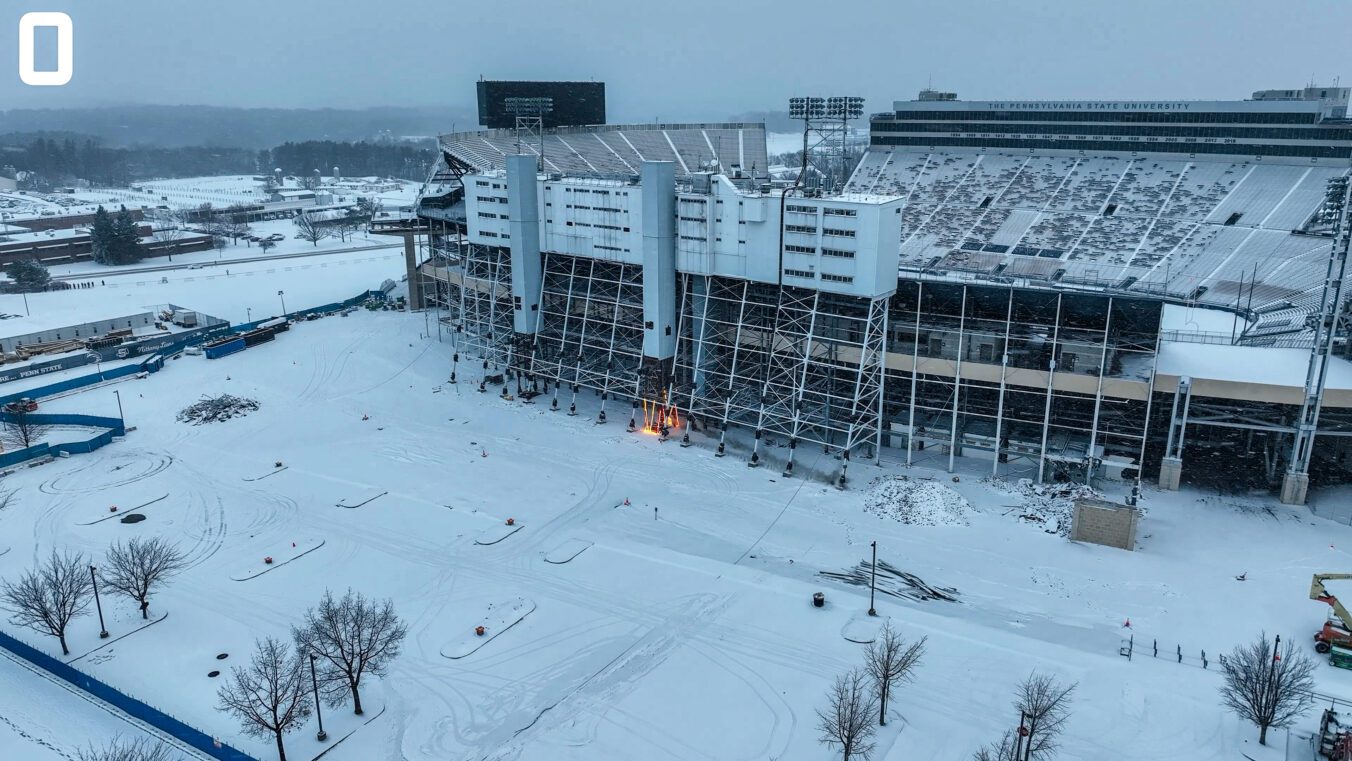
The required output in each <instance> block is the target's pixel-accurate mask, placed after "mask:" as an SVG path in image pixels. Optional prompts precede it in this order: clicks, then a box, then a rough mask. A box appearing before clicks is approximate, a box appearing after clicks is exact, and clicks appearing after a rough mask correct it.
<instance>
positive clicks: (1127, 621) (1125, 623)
mask: <svg viewBox="0 0 1352 761" xmlns="http://www.w3.org/2000/svg"><path fill="white" fill-rule="evenodd" d="M1122 628H1123V629H1130V628H1131V619H1130V618H1128V619H1127V620H1126V621H1125V622H1124V623H1123V624H1122Z"/></svg>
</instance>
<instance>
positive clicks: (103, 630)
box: [89, 565, 108, 639]
mask: <svg viewBox="0 0 1352 761" xmlns="http://www.w3.org/2000/svg"><path fill="white" fill-rule="evenodd" d="M89 580H90V581H92V582H94V607H95V608H98V611H99V639H108V627H106V626H104V625H103V603H102V602H100V601H99V576H98V574H97V573H95V572H94V566H92V565H91V566H89Z"/></svg>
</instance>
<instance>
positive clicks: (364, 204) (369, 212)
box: [357, 196, 380, 222]
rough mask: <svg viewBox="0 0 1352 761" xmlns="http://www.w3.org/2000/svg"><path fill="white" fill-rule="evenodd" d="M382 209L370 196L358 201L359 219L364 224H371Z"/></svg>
mask: <svg viewBox="0 0 1352 761" xmlns="http://www.w3.org/2000/svg"><path fill="white" fill-rule="evenodd" d="M379 209H380V202H379V201H377V200H376V199H374V198H371V197H369V196H362V197H361V198H358V199H357V217H358V218H359V219H361V220H362V221H364V222H370V221H371V220H372V219H373V218H375V216H376V211H378V210H379Z"/></svg>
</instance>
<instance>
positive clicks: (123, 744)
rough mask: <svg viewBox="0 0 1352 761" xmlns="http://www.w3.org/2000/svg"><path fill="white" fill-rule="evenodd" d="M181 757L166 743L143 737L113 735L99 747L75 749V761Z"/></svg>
mask: <svg viewBox="0 0 1352 761" xmlns="http://www.w3.org/2000/svg"><path fill="white" fill-rule="evenodd" d="M181 758H182V756H180V755H179V754H178V753H175V752H174V749H173V748H171V747H169V746H168V745H167V744H165V743H162V742H153V741H151V740H150V739H148V738H145V737H139V738H136V739H135V740H123V739H122V738H121V737H114V738H113V739H112V741H110V742H109V743H108V744H107V745H105V746H103V747H101V748H95V747H94V746H93V745H90V746H89V747H88V748H85V749H82V750H77V751H75V761H177V760H178V759H181Z"/></svg>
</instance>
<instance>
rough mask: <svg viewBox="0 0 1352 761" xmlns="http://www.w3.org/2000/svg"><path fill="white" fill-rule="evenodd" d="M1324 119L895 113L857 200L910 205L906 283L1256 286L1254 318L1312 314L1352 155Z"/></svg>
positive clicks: (1170, 288) (1277, 112)
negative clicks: (1340, 182) (887, 199)
mask: <svg viewBox="0 0 1352 761" xmlns="http://www.w3.org/2000/svg"><path fill="white" fill-rule="evenodd" d="M1327 113H1328V110H1327V109H1324V108H1323V107H1322V104H1321V103H1320V102H1318V101H1240V102H1228V103H1214V102H1186V101H1185V102H1181V103H1180V102H1165V103H1157V102H1152V103H1119V102H1088V103H1085V102H1079V103H1064V102H1051V103H1027V102H1019V103H993V102H980V103H977V102H964V101H943V102H929V101H915V102H907V103H897V104H896V110H895V111H894V112H893V113H888V114H880V115H878V116H875V117H874V118H873V120H872V124H871V129H872V136H871V146H870V149H869V151H868V152H867V153H866V154H865V156H864V159H863V160H862V161H861V162H860V164H859V166H858V167H857V168H856V170H855V172H854V174H853V176H852V177H851V179H850V181H849V183H848V184H847V186H846V190H847V191H851V192H866V193H875V194H895V195H899V196H902V197H903V198H905V199H906V202H907V203H906V211H905V213H904V222H903V232H902V242H901V262H902V271H903V273H905V272H906V271H907V270H910V271H912V272H919V273H924V274H926V275H928V276H951V277H957V278H974V279H987V280H990V279H994V280H999V281H1001V282H1010V281H1021V280H1026V281H1028V283H1029V285H1036V284H1037V283H1039V282H1046V283H1053V282H1055V283H1066V284H1079V285H1087V286H1096V287H1103V288H1108V289H1116V290H1128V291H1133V292H1139V293H1152V294H1157V295H1161V296H1169V297H1173V298H1183V299H1192V300H1197V301H1201V302H1204V303H1212V304H1217V305H1231V306H1233V305H1235V304H1236V303H1237V299H1240V298H1241V296H1240V293H1241V291H1242V293H1243V296H1242V299H1243V302H1244V303H1243V305H1244V306H1249V305H1251V306H1252V307H1253V308H1254V309H1255V310H1258V311H1279V310H1282V309H1283V308H1284V307H1286V306H1287V305H1292V307H1294V308H1296V309H1299V306H1300V304H1301V302H1302V300H1304V299H1307V298H1308V297H1309V294H1310V293H1311V290H1312V289H1316V288H1318V287H1319V286H1320V284H1321V283H1322V278H1323V273H1324V265H1325V261H1326V256H1327V254H1328V250H1329V249H1328V246H1329V239H1328V238H1326V237H1323V236H1321V235H1320V234H1319V233H1321V232H1322V231H1320V230H1317V229H1313V228H1311V227H1309V226H1308V223H1309V221H1310V219H1311V217H1312V215H1313V213H1314V211H1315V209H1316V207H1317V206H1318V205H1319V203H1320V202H1321V201H1322V199H1323V195H1324V189H1325V182H1326V181H1327V180H1328V178H1329V177H1332V176H1335V175H1340V174H1344V173H1346V172H1347V166H1348V161H1347V157H1348V156H1349V154H1352V125H1349V123H1348V122H1346V121H1343V120H1341V119H1330V118H1327V117H1326V114H1327ZM1252 283H1257V285H1252ZM1250 290H1252V296H1251V297H1250ZM1316 300H1317V299H1316Z"/></svg>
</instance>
